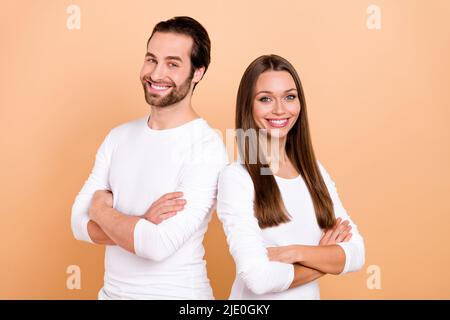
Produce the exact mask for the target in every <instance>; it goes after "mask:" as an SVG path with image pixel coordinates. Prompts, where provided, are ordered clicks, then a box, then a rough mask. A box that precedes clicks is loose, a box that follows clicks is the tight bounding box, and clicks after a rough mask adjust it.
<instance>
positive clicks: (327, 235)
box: [319, 229, 334, 245]
mask: <svg viewBox="0 0 450 320" xmlns="http://www.w3.org/2000/svg"><path fill="white" fill-rule="evenodd" d="M333 230H334V229H328V230H326V231H325V234H324V235H323V236H322V239H320V243H319V244H321V245H325V244H328V242H329V241H330V239H331V234H332V233H333Z"/></svg>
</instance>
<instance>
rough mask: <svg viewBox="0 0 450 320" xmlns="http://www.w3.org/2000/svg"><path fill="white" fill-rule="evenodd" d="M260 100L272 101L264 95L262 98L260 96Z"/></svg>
mask: <svg viewBox="0 0 450 320" xmlns="http://www.w3.org/2000/svg"><path fill="white" fill-rule="evenodd" d="M259 101H261V102H270V98H269V97H262V98H259Z"/></svg>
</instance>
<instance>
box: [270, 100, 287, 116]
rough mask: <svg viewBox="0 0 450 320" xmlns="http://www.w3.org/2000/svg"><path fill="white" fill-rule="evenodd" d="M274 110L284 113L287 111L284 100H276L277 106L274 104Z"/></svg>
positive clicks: (274, 111) (277, 112) (275, 112)
mask: <svg viewBox="0 0 450 320" xmlns="http://www.w3.org/2000/svg"><path fill="white" fill-rule="evenodd" d="M272 112H273V113H274V114H283V113H285V109H284V104H283V102H282V101H280V100H276V101H275V106H274V108H273V110H272Z"/></svg>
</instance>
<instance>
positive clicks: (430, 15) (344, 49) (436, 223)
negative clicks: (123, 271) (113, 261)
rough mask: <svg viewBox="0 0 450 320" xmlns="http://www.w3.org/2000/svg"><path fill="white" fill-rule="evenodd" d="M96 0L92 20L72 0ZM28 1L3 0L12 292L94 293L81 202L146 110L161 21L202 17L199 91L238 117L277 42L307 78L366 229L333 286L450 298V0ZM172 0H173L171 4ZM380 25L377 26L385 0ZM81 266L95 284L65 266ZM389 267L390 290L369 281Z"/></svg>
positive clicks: (314, 116)
mask: <svg viewBox="0 0 450 320" xmlns="http://www.w3.org/2000/svg"><path fill="white" fill-rule="evenodd" d="M71 3H74V4H77V5H79V6H80V8H81V29H80V30H68V29H67V28H66V20H67V17H68V15H67V13H66V8H67V6H68V5H69V4H71ZM156 3H158V2H155V1H147V0H145V1H144V0H142V1H125V0H122V1H100V0H95V1H94V0H89V1H87V0H85V1H82V0H74V1H73V2H69V1H53V0H46V1H44V0H42V1H34V0H29V1H24V0H22V1H16V0H7V1H4V0H2V1H1V2H0V4H1V10H0V23H1V28H0V41H1V42H0V43H1V50H0V70H1V71H0V150H1V155H2V156H1V163H0V170H1V171H0V172H1V176H0V181H1V185H0V197H1V199H0V204H1V209H0V210H1V222H0V298H3V299H10V298H24V299H30V298H52V299H54V298H55V299H80V298H81V299H93V298H95V297H96V294H97V291H98V289H99V288H100V287H101V285H102V277H103V248H102V247H100V246H99V247H95V246H92V245H89V244H84V243H81V242H77V241H75V240H74V239H73V236H72V233H71V230H70V209H71V206H72V203H73V200H74V197H75V195H76V194H77V192H78V191H79V190H80V188H81V186H82V184H83V183H84V181H85V179H86V178H87V176H88V174H89V172H90V169H91V167H92V165H93V161H94V156H95V152H96V150H97V148H98V146H99V144H100V143H101V141H102V140H103V138H104V136H105V134H106V133H107V132H108V130H109V129H111V128H112V127H114V126H116V125H118V124H120V123H123V122H126V121H129V120H132V119H135V118H139V117H142V116H144V115H145V114H147V113H148V111H149V107H148V106H147V105H146V103H145V101H144V96H143V92H142V88H141V84H140V82H139V78H138V75H139V70H140V67H141V63H142V61H143V57H144V53H145V43H146V40H147V38H148V36H149V34H150V32H151V30H152V27H153V26H154V24H155V23H157V22H158V21H160V20H165V19H167V18H170V17H172V16H176V15H190V16H192V17H194V18H196V19H198V20H199V21H200V22H201V23H202V24H203V25H204V26H205V27H206V28H207V30H208V32H209V33H210V37H211V40H212V45H213V47H212V48H213V51H212V64H211V67H210V70H208V72H207V74H206V77H205V78H204V80H203V81H202V83H201V84H200V85H199V86H198V87H197V90H196V93H195V95H194V104H195V108H196V109H197V111H198V112H199V113H200V114H201V115H202V116H203V117H204V118H206V119H207V120H208V121H209V123H210V125H211V126H212V127H214V128H218V129H220V130H222V131H224V130H225V129H226V128H233V124H234V100H235V95H236V90H237V86H238V83H239V80H240V77H241V75H242V73H243V71H244V69H245V67H246V66H247V65H248V64H249V63H250V62H251V61H252V60H253V59H254V58H256V57H257V56H259V55H261V54H265V53H277V54H280V55H282V56H284V57H286V58H287V59H289V60H290V61H291V62H292V63H293V64H294V65H295V67H296V68H297V70H298V71H299V73H300V76H301V78H302V81H303V84H304V88H305V92H306V98H307V103H308V109H309V110H308V112H309V116H310V124H311V130H312V135H313V143H314V147H315V151H316V153H317V155H318V158H319V159H320V160H321V161H322V162H323V164H324V165H325V166H326V168H327V170H328V171H329V172H330V174H331V176H332V178H333V179H334V180H335V182H336V185H337V188H338V191H339V194H340V197H341V199H342V201H343V203H344V206H345V208H346V209H347V211H348V212H349V214H350V215H351V216H352V218H353V219H354V221H355V222H356V223H357V224H358V226H359V228H360V230H361V232H362V234H363V236H364V237H365V241H366V250H367V257H366V265H365V267H364V268H363V269H362V270H361V271H360V272H358V273H355V274H349V275H346V276H343V277H336V276H330V275H329V276H326V277H325V278H323V279H322V280H321V292H322V298H324V299H336V298H344V299H346V298H356V299H361V298H368V299H381V298H384V299H393V298H407V299H411V298H413V299H416V298H426V299H428V298H445V299H449V298H450V277H449V275H448V271H449V269H450V249H449V245H448V242H449V240H450V236H449V222H450V204H449V202H448V198H449V196H450V193H449V191H450V187H449V179H450V166H449V164H450V148H449V147H450V144H449V135H450V126H449V125H448V120H449V117H450V110H449V107H450V94H449V91H448V90H449V88H450V86H449V84H450V74H449V71H450V66H449V64H450V62H449V61H450V59H449V57H450V37H449V36H450V1H447V0H433V1H425V0H423V1H420V0H389V1H388V0H376V1H375V0H374V1H373V2H372V1H365V0H345V1H331V0H330V1H323V0H322V1H300V0H292V1H286V0H278V1H275V2H273V1H261V0H258V1H230V0H226V1H225V0H224V1H185V0H180V1H175V0H172V1H169V2H159V4H156ZM166 3H167V4H166ZM372 3H373V4H376V5H378V6H380V8H381V13H382V20H381V21H382V28H381V30H369V29H368V28H367V27H366V20H367V18H368V14H367V13H366V9H367V7H368V6H369V5H370V4H372ZM205 245H206V251H207V254H206V258H207V262H208V272H209V277H210V279H211V282H212V285H213V288H214V292H215V296H216V297H217V298H222V299H224V298H226V297H227V296H228V293H229V290H230V287H231V283H232V280H233V278H234V264H233V261H232V259H231V257H230V255H229V254H228V249H227V246H226V242H225V238H224V235H223V232H222V229H221V225H220V223H219V222H218V220H217V219H216V218H214V220H213V221H212V222H211V224H210V228H209V231H208V233H207V236H206V239H205ZM69 265H78V266H80V268H81V276H82V277H81V279H82V288H81V290H68V289H67V288H66V279H67V277H68V275H67V274H66V268H67V266H69ZM371 265H375V266H378V267H379V268H380V270H381V289H378V290H376V289H375V290H370V289H369V288H368V286H367V284H366V282H367V279H368V278H369V276H370V275H369V274H368V273H367V268H368V267H369V266H371Z"/></svg>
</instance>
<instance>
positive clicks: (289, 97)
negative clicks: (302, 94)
mask: <svg viewBox="0 0 450 320" xmlns="http://www.w3.org/2000/svg"><path fill="white" fill-rule="evenodd" d="M295 98H297V97H296V96H295V95H293V94H290V95H288V96H286V100H294V99H295Z"/></svg>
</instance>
